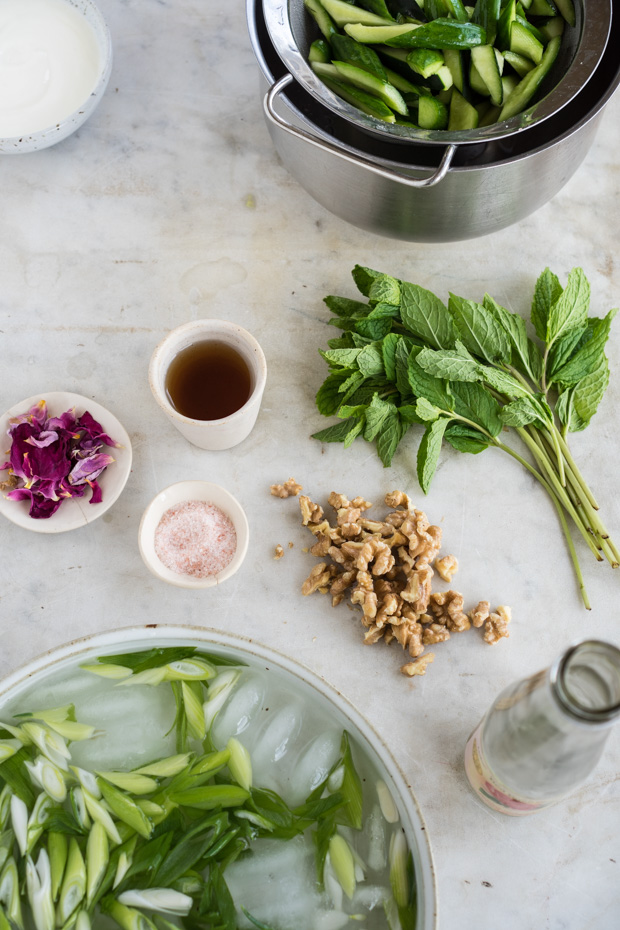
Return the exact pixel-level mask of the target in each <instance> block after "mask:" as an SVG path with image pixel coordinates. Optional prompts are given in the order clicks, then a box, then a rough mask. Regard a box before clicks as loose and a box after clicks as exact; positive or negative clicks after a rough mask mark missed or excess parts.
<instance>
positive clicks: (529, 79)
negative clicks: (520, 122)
mask: <svg viewBox="0 0 620 930" xmlns="http://www.w3.org/2000/svg"><path fill="white" fill-rule="evenodd" d="M561 41H562V40H561V38H560V37H559V36H555V37H554V38H553V39H551V41H550V42H549V44H548V45H547V47H546V49H545V51H544V54H543V57H542V59H541V62H540V64H538V65H536V67H535V68H532V70H531V71H530V72H529V74H526V75H525V77H524V78H522V79H521V81H519V83H518V84H517V86H516V87H515V89H514V90H513V91H512V93H511V94H509V96H508V98H507V99H506V100H505V102H504V105H503V107H502V112H501V113H500V117H499V118H500V120H505V119H510V117H511V116H516V114H517V113H520V112H521V111H522V110H524V109H525V108H526V107H527V105H528V103H529V102H530V100H531V99H532V97H533V96H534V94H535V93H536V91H537V90H538V88H539V86H540V83H541V81H542V80H543V78H544V77H545V76H546V75H547V74H548V72H549V70H550V69H551V66H552V65H553V62H554V61H555V59H556V58H557V54H558V52H559V50H560V44H561Z"/></svg>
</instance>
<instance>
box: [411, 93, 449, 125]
mask: <svg viewBox="0 0 620 930" xmlns="http://www.w3.org/2000/svg"><path fill="white" fill-rule="evenodd" d="M418 124H419V126H420V128H421V129H445V128H446V126H447V125H448V110H447V108H446V106H445V104H443V103H442V102H441V100H439V98H438V97H420V99H419V102H418Z"/></svg>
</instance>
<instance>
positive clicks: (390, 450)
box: [377, 408, 410, 468]
mask: <svg viewBox="0 0 620 930" xmlns="http://www.w3.org/2000/svg"><path fill="white" fill-rule="evenodd" d="M392 410H393V413H391V414H390V415H389V416H388V417H387V418H386V420H385V422H384V424H383V426H382V428H381V432H380V433H379V435H378V436H377V454H378V456H379V458H380V459H381V461H382V462H383V467H384V468H388V467H389V466H390V465H391V464H392V459H393V457H394V453H395V452H396V449H397V447H398V444H399V443H400V441H401V439H402V438H403V436H404V435H405V433H406V432H407V430H408V429H409V426H410V424H409V423H403V422H402V420H401V419H400V418H399V416H398V414H397V413H396V410H395V409H394V408H392Z"/></svg>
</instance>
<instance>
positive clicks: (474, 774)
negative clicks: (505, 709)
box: [465, 723, 549, 817]
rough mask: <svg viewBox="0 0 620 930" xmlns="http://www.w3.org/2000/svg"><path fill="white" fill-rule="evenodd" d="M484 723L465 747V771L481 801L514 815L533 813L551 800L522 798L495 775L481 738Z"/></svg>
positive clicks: (504, 812)
mask: <svg viewBox="0 0 620 930" xmlns="http://www.w3.org/2000/svg"><path fill="white" fill-rule="evenodd" d="M481 731H482V723H481V724H480V725H479V726H478V727H476V729H475V730H474V732H473V733H472V735H471V736H470V737H469V740H468V741H467V746H466V747H465V772H466V774H467V777H468V779H469V783H470V785H471V786H472V788H473V789H474V791H475V792H476V794H477V795H478V797H479V798H480V800H481V801H484V803H485V804H486V805H487V806H488V807H492V808H493V810H496V811H500V813H502V814H509V815H511V816H513V817H520V816H522V815H523V814H532V813H534V811H538V810H541V808H543V807H547V806H548V803H549V802H545V801H528V800H526V799H524V798H520V797H518V796H516V795H515V794H514V792H513V791H511V789H510V788H508V787H507V786H506V785H504V784H503V783H502V782H501V781H499V779H498V778H496V777H495V775H493V773H492V772H491V769H490V768H489V765H488V763H487V761H486V758H485V755H484V750H483V748H482V739H481Z"/></svg>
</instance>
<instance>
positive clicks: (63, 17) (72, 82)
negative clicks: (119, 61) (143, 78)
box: [0, 0, 112, 155]
mask: <svg viewBox="0 0 620 930" xmlns="http://www.w3.org/2000/svg"><path fill="white" fill-rule="evenodd" d="M111 70H112V43H111V39H110V32H109V30H108V27H107V25H106V22H105V20H104V18H103V16H102V14H101V12H100V10H99V9H98V7H97V6H96V5H95V4H94V3H93V2H92V0H0V153H2V154H6V155H10V154H20V153H22V152H34V151H37V150H38V149H43V148H47V147H48V146H50V145H55V144H56V143H57V142H60V141H61V140H63V139H66V138H67V136H69V135H71V133H73V132H75V130H76V129H77V128H78V127H79V126H81V125H82V123H84V122H85V120H87V119H88V117H89V116H90V115H91V114H92V113H93V111H94V110H95V108H96V107H97V105H98V103H99V101H100V100H101V97H102V96H103V93H104V91H105V89H106V87H107V84H108V80H109V78H110V72H111Z"/></svg>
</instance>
